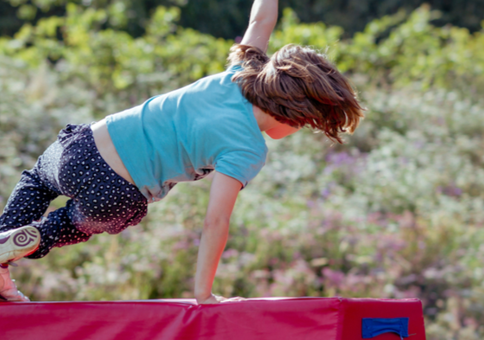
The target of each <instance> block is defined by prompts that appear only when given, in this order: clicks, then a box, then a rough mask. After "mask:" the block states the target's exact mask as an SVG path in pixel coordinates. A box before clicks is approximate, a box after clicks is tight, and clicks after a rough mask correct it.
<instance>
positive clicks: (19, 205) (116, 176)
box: [0, 0, 363, 304]
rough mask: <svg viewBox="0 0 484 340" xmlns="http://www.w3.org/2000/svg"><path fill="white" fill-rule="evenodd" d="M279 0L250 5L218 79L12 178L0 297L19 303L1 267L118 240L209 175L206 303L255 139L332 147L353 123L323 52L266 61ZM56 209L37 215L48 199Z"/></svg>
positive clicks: (355, 114)
mask: <svg viewBox="0 0 484 340" xmlns="http://www.w3.org/2000/svg"><path fill="white" fill-rule="evenodd" d="M277 7H278V1H277V0H255V2H254V4H253V7H252V11H251V17H250V24H249V27H248V29H247V32H246V33H245V35H244V37H243V39H242V41H241V44H240V45H235V46H234V47H232V49H231V53H230V55H229V58H228V60H229V63H230V67H229V68H228V69H227V71H225V72H223V73H220V74H216V75H213V76H209V77H206V78H203V79H201V80H199V81H197V82H195V83H194V84H191V85H188V86H186V87H184V88H181V89H179V90H176V91H173V92H170V93H167V94H164V95H160V96H156V97H153V98H151V99H149V100H148V101H146V102H145V103H144V104H142V105H140V106H137V107H134V108H132V109H129V110H126V111H123V112H120V113H116V114H113V115H111V116H108V117H107V118H106V119H104V120H102V121H100V122H98V123H96V124H94V125H92V126H89V125H79V126H72V125H68V126H67V128H66V129H64V130H62V131H61V132H60V134H59V136H58V140H57V141H56V142H55V143H54V144H52V145H51V146H50V147H49V148H48V149H47V150H46V151H45V152H44V154H43V155H42V156H40V157H39V159H38V161H37V163H36V164H35V166H34V168H33V169H32V170H29V171H24V172H23V173H22V176H21V179H20V182H19V183H18V184H17V186H16V187H15V189H14V191H13V193H12V195H11V196H10V198H9V200H8V202H7V205H6V206H5V210H4V213H3V215H2V216H1V217H0V263H3V264H2V266H1V268H0V296H1V297H3V299H5V300H7V301H29V300H28V298H26V297H25V296H24V295H23V294H22V293H20V292H18V291H17V288H16V287H15V285H14V284H13V282H12V280H11V279H10V275H9V271H8V263H9V262H12V261H15V260H18V259H19V258H22V257H29V258H41V257H43V256H45V255H46V254H47V253H48V252H49V251H50V249H52V248H53V247H61V246H64V245H70V244H75V243H79V242H85V241H87V240H88V239H89V238H90V237H91V235H93V234H98V233H102V232H108V233H110V234H117V233H119V232H121V231H122V230H123V229H125V228H126V227H128V226H132V225H136V224H137V223H139V222H140V221H141V219H142V218H143V217H144V216H145V215H146V212H147V205H148V203H151V202H154V201H158V200H160V199H162V198H163V197H164V196H165V195H166V194H167V193H168V191H169V190H170V189H171V188H173V186H174V185H175V184H176V183H178V182H182V181H195V180H198V179H201V178H203V177H205V176H207V175H208V174H209V173H210V172H212V171H214V170H216V172H215V174H214V177H213V181H212V186H211V190H210V200H209V204H208V208H207V215H206V218H205V221H204V226H203V233H202V239H201V242H200V248H199V253H198V262H197V270H196V274H195V291H194V294H195V298H196V299H197V301H198V302H199V303H204V304H207V303H218V302H221V301H227V300H229V299H225V298H223V297H218V296H215V295H213V294H212V282H213V279H214V276H215V271H216V268H217V265H218V262H219V259H220V257H221V254H222V252H223V249H224V247H225V244H226V241H227V237H228V227H229V220H230V215H231V213H232V209H233V206H234V204H235V200H236V198H237V194H238V192H239V191H240V190H241V189H242V188H243V187H245V186H246V185H247V183H248V182H249V181H250V180H251V179H252V178H254V177H255V176H256V175H257V173H258V172H259V171H260V169H261V168H262V166H263V165H264V162H265V159H266V153H267V148H266V145H265V141H264V138H263V136H262V133H261V132H266V133H267V134H268V135H269V136H270V137H272V138H275V139H280V138H284V137H286V136H288V135H291V134H293V133H294V132H296V131H298V130H299V129H300V128H301V127H304V126H309V127H312V128H314V129H318V130H321V131H323V132H324V133H325V134H326V136H328V137H329V138H330V139H331V140H334V141H337V142H340V143H341V139H340V133H341V132H345V131H348V132H353V131H354V129H355V128H356V127H357V126H358V123H359V120H360V119H361V118H362V117H363V114H362V107H361V106H360V104H359V103H358V101H357V99H356V95H355V92H354V90H353V89H352V88H351V86H350V85H349V83H348V81H347V80H346V79H345V78H344V77H343V76H342V75H341V74H340V73H339V72H338V71H337V70H336V69H335V68H334V66H332V65H331V64H330V63H329V62H328V61H327V60H326V59H325V57H324V56H323V55H321V54H318V53H317V52H316V51H314V50H312V49H310V48H303V47H299V46H293V45H288V46H285V47H283V48H282V49H281V50H279V51H278V52H276V53H275V54H274V55H273V56H272V57H271V58H269V57H267V56H266V55H265V51H266V49H267V45H268V41H269V37H270V35H271V33H272V30H273V29H274V26H275V24H276V21H277ZM58 195H65V196H68V197H70V200H69V201H68V202H67V204H66V206H65V207H63V208H61V209H58V210H56V211H54V212H51V213H50V214H49V215H48V216H47V217H42V215H43V214H44V212H45V211H46V209H47V207H48V206H49V203H50V201H51V200H53V199H54V198H55V197H57V196H58Z"/></svg>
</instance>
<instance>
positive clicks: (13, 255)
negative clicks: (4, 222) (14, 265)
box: [0, 226, 40, 263]
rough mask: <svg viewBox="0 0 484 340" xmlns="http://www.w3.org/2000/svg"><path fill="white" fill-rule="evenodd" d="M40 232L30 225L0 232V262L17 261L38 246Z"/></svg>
mask: <svg viewBox="0 0 484 340" xmlns="http://www.w3.org/2000/svg"><path fill="white" fill-rule="evenodd" d="M39 244H40V233H39V231H38V230H37V229H36V228H34V227H32V226H25V227H21V228H18V229H14V230H9V231H6V232H3V233H0V263H8V262H13V261H17V260H18V259H21V258H22V257H25V256H28V255H30V254H32V253H33V252H35V251H36V250H37V248H39Z"/></svg>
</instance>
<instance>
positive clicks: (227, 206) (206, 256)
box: [195, 172, 242, 303]
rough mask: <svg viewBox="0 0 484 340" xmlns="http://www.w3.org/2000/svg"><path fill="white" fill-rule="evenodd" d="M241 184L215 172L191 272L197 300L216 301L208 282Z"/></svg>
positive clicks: (224, 241) (218, 256)
mask: <svg viewBox="0 0 484 340" xmlns="http://www.w3.org/2000/svg"><path fill="white" fill-rule="evenodd" d="M241 187H242V184H241V183H240V182H239V181H237V180H236V179H234V178H232V177H229V176H226V175H224V174H222V173H219V172H216V173H215V176H214V178H213V182H212V187H211V190H210V201H209V203H208V209H207V216H206V217H205V222H204V225H203V232H202V239H201V241H200V248H199V250H198V261H197V272H196V274H195V298H196V299H197V301H198V303H217V302H219V301H218V300H217V299H216V298H215V296H213V295H212V283H213V279H214V277H215V272H216V271H217V265H218V262H219V261H220V257H221V256H222V252H223V250H224V248H225V244H226V243H227V238H228V233H229V221H230V215H231V214H232V210H233V208H234V204H235V200H236V199H237V195H238V193H239V191H240V188H241Z"/></svg>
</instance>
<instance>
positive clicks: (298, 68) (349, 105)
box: [229, 45, 364, 143]
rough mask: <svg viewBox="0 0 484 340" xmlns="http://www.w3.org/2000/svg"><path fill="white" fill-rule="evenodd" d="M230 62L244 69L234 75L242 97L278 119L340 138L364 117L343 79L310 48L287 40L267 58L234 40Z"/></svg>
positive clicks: (256, 49) (334, 138)
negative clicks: (286, 42) (292, 43)
mask: <svg viewBox="0 0 484 340" xmlns="http://www.w3.org/2000/svg"><path fill="white" fill-rule="evenodd" d="M229 62H230V63H232V64H242V66H243V68H244V70H243V71H241V72H238V73H236V74H235V76H234V77H233V80H234V81H236V82H237V83H238V84H239V85H240V87H241V89H242V93H243V94H244V96H245V97H246V98H247V100H249V102H251V103H252V104H253V105H256V106H258V107H260V108H261V109H262V110H263V111H264V112H266V113H267V114H269V115H271V116H272V117H274V118H275V119H276V120H277V121H279V122H281V123H284V124H288V125H290V126H293V127H303V126H310V127H312V128H314V129H318V130H321V131H323V132H324V133H325V134H326V136H328V138H330V139H331V140H334V141H338V142H339V143H341V142H342V140H341V137H340V136H339V134H340V133H341V132H350V133H352V132H353V131H354V130H355V129H356V127H357V126H358V123H359V121H360V119H362V118H363V117H364V115H363V112H362V111H363V108H362V107H361V106H360V104H359V103H358V100H357V99H356V93H355V91H354V90H353V88H352V87H351V85H350V84H349V82H348V80H347V79H346V78H345V77H344V76H343V75H342V74H341V73H339V72H338V70H337V69H336V68H335V67H334V66H333V65H332V64H331V63H330V62H329V61H328V60H327V59H326V58H325V56H324V55H322V54H320V53H318V52H317V51H315V50H313V49H311V48H308V47H301V46H296V45H286V46H284V47H283V48H281V49H280V50H279V51H277V52H276V53H275V54H274V55H273V56H272V57H271V58H269V57H267V56H266V55H265V54H264V53H263V52H262V51H261V50H260V49H258V48H256V47H252V46H246V45H234V46H233V47H232V49H231V54H230V56H229Z"/></svg>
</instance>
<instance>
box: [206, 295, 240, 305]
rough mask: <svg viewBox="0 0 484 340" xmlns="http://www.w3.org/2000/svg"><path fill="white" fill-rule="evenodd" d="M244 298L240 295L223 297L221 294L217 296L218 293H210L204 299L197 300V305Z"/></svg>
mask: <svg viewBox="0 0 484 340" xmlns="http://www.w3.org/2000/svg"><path fill="white" fill-rule="evenodd" d="M245 300H246V299H244V298H243V297H240V296H237V297H233V298H229V299H227V298H224V297H223V296H219V295H214V294H212V295H210V297H209V298H208V299H205V300H202V301H198V300H197V302H198V304H199V305H213V304H216V303H221V302H234V301H245Z"/></svg>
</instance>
